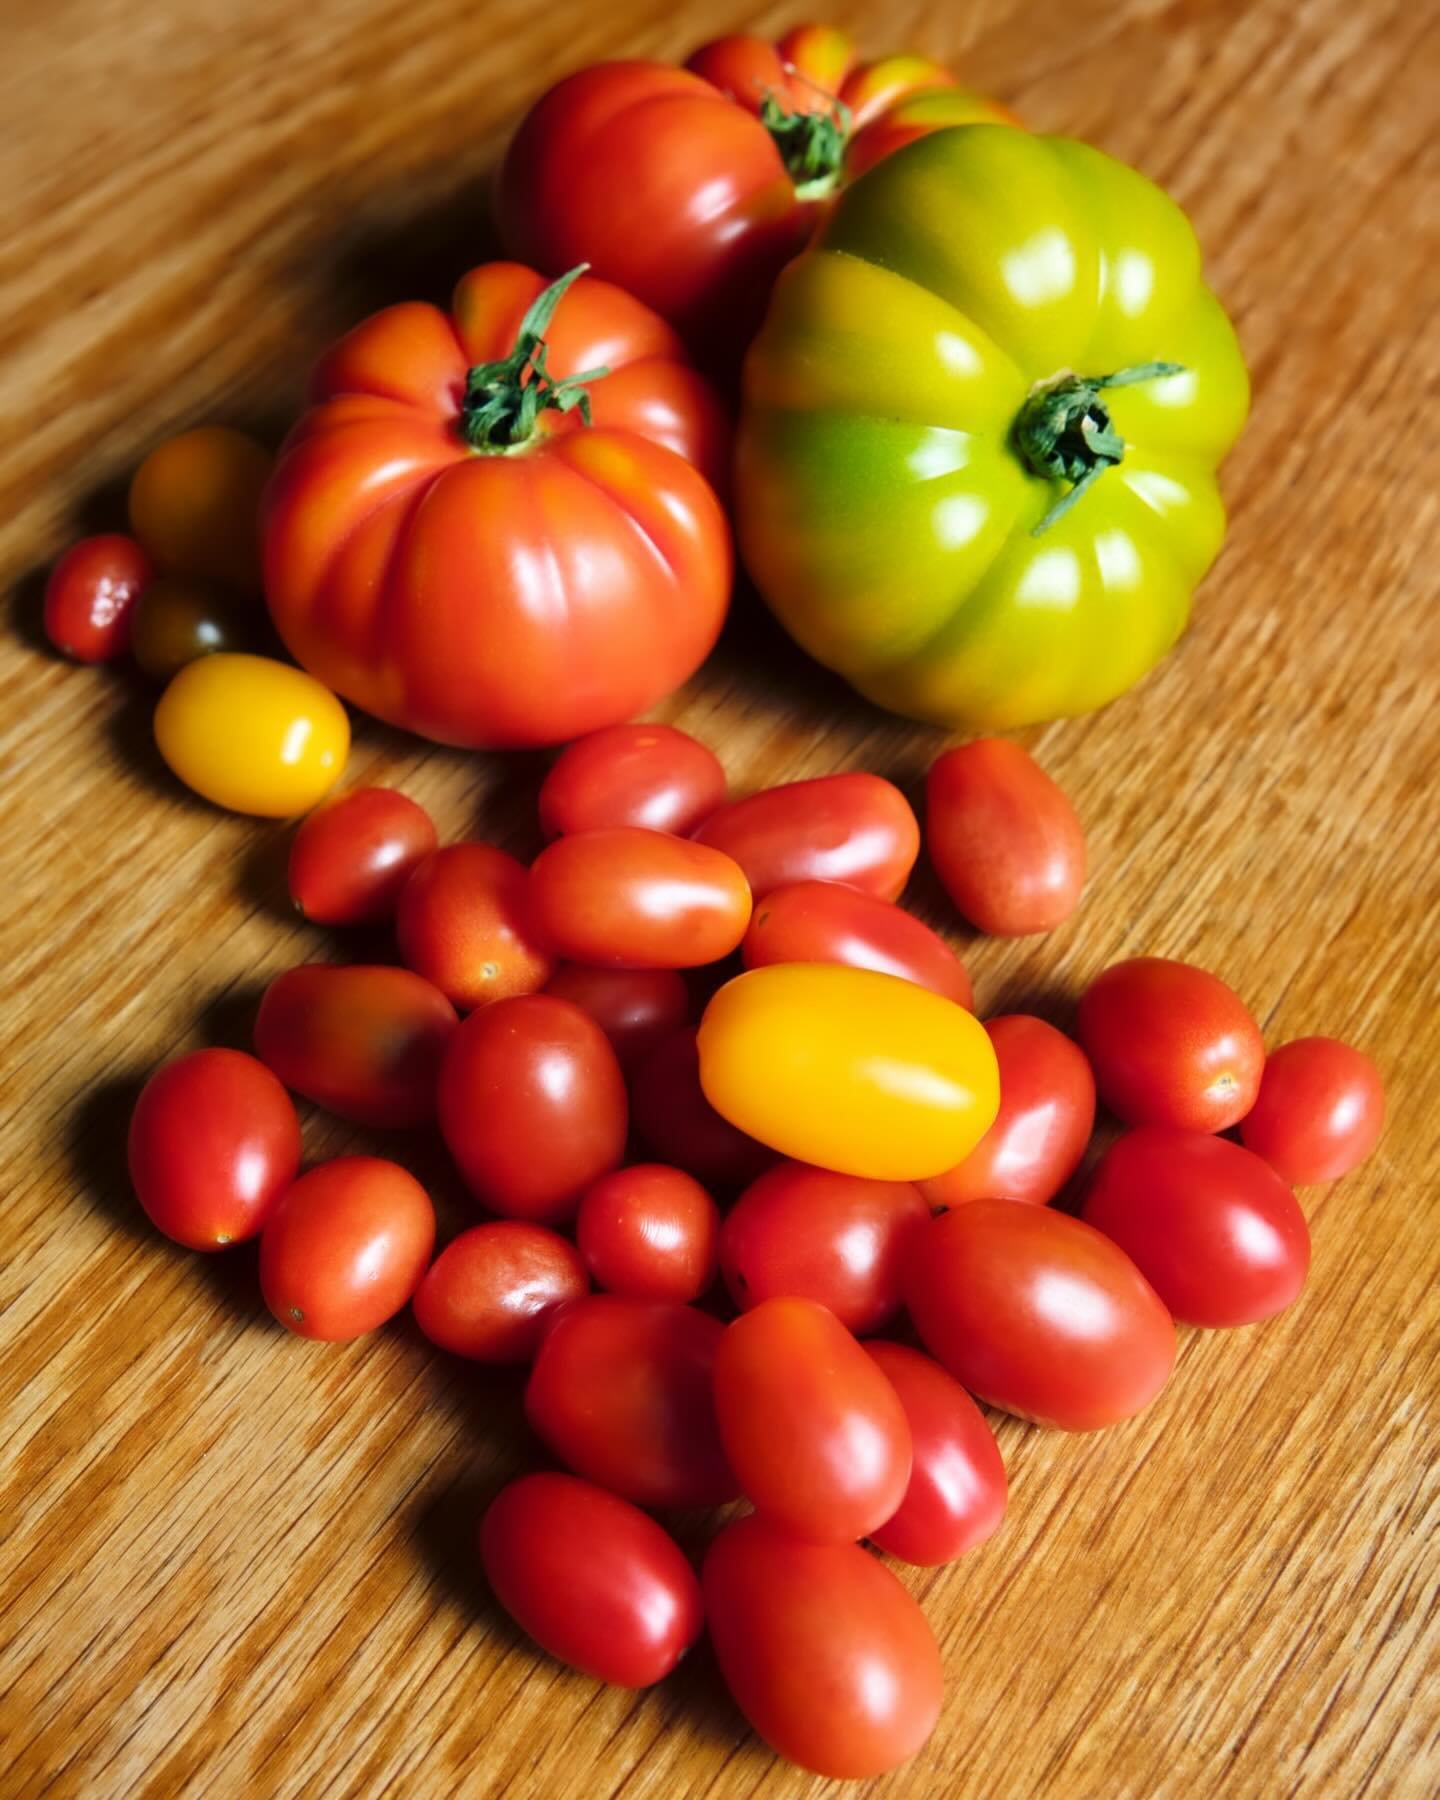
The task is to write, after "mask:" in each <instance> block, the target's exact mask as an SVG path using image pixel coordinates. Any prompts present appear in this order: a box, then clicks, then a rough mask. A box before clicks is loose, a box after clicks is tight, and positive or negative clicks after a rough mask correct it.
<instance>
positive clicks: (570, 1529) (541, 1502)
mask: <svg viewBox="0 0 1440 1800" xmlns="http://www.w3.org/2000/svg"><path fill="white" fill-rule="evenodd" d="M480 1560H481V1562H482V1563H483V1564H484V1566H485V1578H486V1580H487V1581H488V1582H489V1583H490V1586H491V1587H492V1588H493V1589H494V1591H495V1597H496V1599H497V1600H498V1601H499V1602H500V1604H501V1605H502V1606H503V1607H504V1608H505V1610H506V1612H508V1613H509V1614H510V1616H511V1618H512V1619H514V1621H515V1623H516V1624H517V1625H518V1626H520V1628H521V1630H522V1631H525V1632H528V1633H529V1635H530V1636H531V1637H532V1638H534V1640H535V1642H536V1643H537V1644H539V1646H540V1648H541V1649H542V1650H548V1651H549V1653H550V1654H551V1656H553V1657H556V1658H558V1660H559V1661H561V1662H563V1663H568V1664H569V1665H570V1667H571V1668H572V1669H579V1670H580V1671H581V1672H582V1673H583V1674H585V1675H593V1676H594V1677H595V1678H596V1680H597V1681H609V1682H612V1683H613V1684H614V1685H615V1686H617V1687H628V1688H643V1687H649V1686H650V1685H651V1684H652V1683H653V1682H656V1681H660V1680H663V1678H664V1677H665V1676H666V1675H668V1674H669V1673H670V1671H671V1670H672V1669H673V1668H674V1667H675V1665H676V1663H678V1662H679V1660H680V1658H681V1657H682V1656H683V1655H684V1654H685V1652H686V1651H687V1650H688V1649H689V1648H690V1646H691V1645H692V1644H693V1643H694V1642H695V1640H696V1638H697V1637H699V1635H700V1627H701V1624H702V1622H703V1617H704V1607H703V1604H702V1602H701V1598H700V1583H699V1582H698V1581H697V1580H696V1579H695V1572H694V1570H693V1569H692V1568H691V1567H690V1565H689V1563H688V1562H686V1560H685V1558H684V1556H683V1555H682V1554H681V1551H680V1547H679V1545H678V1544H676V1542H675V1541H674V1539H673V1538H671V1537H670V1536H669V1535H668V1534H667V1533H666V1532H664V1531H662V1530H661V1528H660V1527H659V1526H658V1525H657V1524H656V1523H655V1521H654V1520H653V1519H651V1518H649V1517H647V1516H646V1514H644V1513H643V1512H641V1511H640V1509H639V1507H638V1506H632V1505H631V1504H630V1502H629V1501H628V1500H622V1499H621V1498H620V1497H619V1495H617V1494H607V1493H606V1492H605V1490H604V1488H598V1487H596V1486H594V1484H593V1483H591V1482H588V1481H580V1480H578V1479H577V1478H576V1477H575V1476H574V1475H552V1474H542V1475H524V1476H522V1477H521V1478H520V1480H519V1481H512V1482H511V1483H510V1485H509V1486H508V1487H505V1488H502V1489H501V1490H500V1492H499V1493H498V1494H497V1495H496V1497H495V1498H494V1500H492V1501H491V1502H490V1506H489V1509H488V1511H487V1512H486V1514H485V1518H484V1521H483V1522H482V1524H481V1526H480Z"/></svg>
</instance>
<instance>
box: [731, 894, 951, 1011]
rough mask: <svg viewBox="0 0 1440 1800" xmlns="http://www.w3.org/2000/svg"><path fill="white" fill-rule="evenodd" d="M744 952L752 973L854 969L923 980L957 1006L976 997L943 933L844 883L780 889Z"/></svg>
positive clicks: (766, 902)
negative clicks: (784, 967) (818, 965)
mask: <svg viewBox="0 0 1440 1800" xmlns="http://www.w3.org/2000/svg"><path fill="white" fill-rule="evenodd" d="M740 954H741V956H742V957H743V959H744V962H745V967H746V968H747V969H763V968H764V967H766V965H767V964H769V963H783V962H834V963H847V964H849V966H850V967H851V968H854V969H878V970H879V971H880V973H881V974H882V975H898V976H900V978H901V979H902V980H904V981H914V982H918V983H919V985H920V986H921V987H928V988H933V990H934V991H935V992H936V993H937V994H943V995H944V996H945V998H946V999H947V1000H953V1001H954V1002H955V1003H956V1005H957V1006H964V1007H968V1006H970V1004H971V1002H972V1000H973V998H974V996H973V994H972V992H971V989H970V977H969V976H968V975H967V974H966V973H965V965H964V964H963V963H962V962H961V961H960V958H959V957H958V956H956V954H955V952H954V951H953V950H952V949H951V948H950V946H949V945H948V944H947V943H946V942H945V940H944V938H942V937H941V936H940V935H939V934H938V932H934V931H932V930H931V929H930V927H929V926H928V925H927V924H925V923H924V921H923V920H921V919H917V918H916V917H915V915H914V914H913V913H907V912H905V911H904V910H903V908H901V907H898V906H895V905H892V904H891V902H890V901H888V900H881V899H879V898H878V897H877V896H876V895H874V894H864V893H861V891H860V890H859V889H858V888H853V887H846V886H844V885H843V884H842V883H840V882H838V881H797V882H795V883H794V884H793V885H792V886H790V887H778V888H774V889H773V890H772V891H771V892H770V893H768V894H767V895H766V896H765V898H764V899H763V900H762V901H761V902H760V904H759V905H758V906H757V907H756V908H755V913H754V917H753V918H752V919H751V921H750V929H749V930H748V931H747V932H746V933H745V942H744V943H743V944H742V945H741V947H740Z"/></svg>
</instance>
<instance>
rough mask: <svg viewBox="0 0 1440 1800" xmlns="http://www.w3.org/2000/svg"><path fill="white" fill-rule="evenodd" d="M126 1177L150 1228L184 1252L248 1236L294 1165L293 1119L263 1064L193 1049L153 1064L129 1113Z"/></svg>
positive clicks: (296, 1131)
mask: <svg viewBox="0 0 1440 1800" xmlns="http://www.w3.org/2000/svg"><path fill="white" fill-rule="evenodd" d="M129 1159H130V1179H131V1181H132V1182H133V1184H134V1187H135V1192H136V1194H137V1195H138V1196H139V1199H140V1204H141V1205H142V1206H143V1207H144V1208H145V1211H146V1212H147V1213H148V1214H149V1216H150V1222H151V1223H152V1224H153V1225H154V1226H155V1228H156V1230H157V1231H163V1232H164V1233H165V1235H166V1237H168V1238H173V1239H174V1240H175V1242H176V1243H177V1244H184V1245H185V1246H186V1247H187V1249H190V1250H224V1249H226V1248H227V1247H228V1246H229V1245H231V1244H238V1243H240V1242H242V1241H243V1240H244V1239H245V1238H250V1237H254V1236H255V1234H256V1232H257V1231H259V1230H260V1229H261V1227H262V1226H263V1225H264V1223H265V1220H266V1218H267V1217H268V1216H269V1214H270V1212H271V1211H272V1209H273V1208H274V1206H275V1203H276V1201H277V1200H278V1199H279V1198H280V1196H281V1194H282V1193H284V1191H285V1189H286V1188H287V1187H288V1186H289V1185H290V1183H291V1181H293V1180H294V1178H295V1171H296V1169H297V1168H299V1166H300V1122H299V1120H298V1119H297V1118H296V1117H295V1108H294V1106H292V1105H291V1102H290V1096H289V1095H288V1094H287V1093H286V1092H285V1089H284V1088H283V1087H282V1086H281V1085H280V1083H279V1082H278V1081H277V1080H276V1078H275V1076H274V1075H272V1074H271V1072H270V1071H269V1069H267V1068H266V1067H265V1065H264V1064H263V1063H261V1062H257V1061H256V1060H255V1058H254V1057H253V1056H246V1055H244V1054H243V1052H241V1051H239V1050H195V1051H192V1052H191V1053H190V1055H188V1056H181V1057H178V1058H177V1059H176V1060H175V1061H174V1062H170V1063H166V1064H165V1065H164V1067H163V1068H160V1069H157V1070H156V1071H155V1073H154V1074H153V1075H152V1076H151V1077H150V1079H149V1080H148V1081H147V1082H146V1083H145V1086H144V1088H143V1089H142V1090H141V1094H140V1098H139V1100H138V1101H137V1102H136V1104H135V1111H134V1112H133V1113H132V1114H131V1118H130V1139H129Z"/></svg>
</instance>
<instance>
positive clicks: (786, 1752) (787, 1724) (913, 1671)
mask: <svg viewBox="0 0 1440 1800" xmlns="http://www.w3.org/2000/svg"><path fill="white" fill-rule="evenodd" d="M701 1583H702V1587H703V1590H704V1595H705V1615H706V1622H707V1624H708V1626H709V1630H710V1638H711V1642H712V1643H713V1644H714V1646H715V1655H716V1657H717V1659H718V1660H719V1663H720V1672H721V1674H722V1675H723V1676H724V1677H725V1684H726V1686H727V1687H728V1688H729V1689H730V1692H731V1693H732V1694H733V1695H734V1697H735V1702H736V1704H737V1705H738V1706H739V1708H740V1710H741V1712H743V1713H744V1715H745V1717H746V1718H747V1719H748V1720H749V1721H750V1723H751V1725H752V1726H754V1728H755V1730H756V1731H757V1732H758V1733H759V1734H760V1736H761V1737H762V1738H764V1740H765V1741H766V1743H767V1744H769V1745H770V1747H771V1749H772V1750H776V1751H778V1752H779V1754H780V1755H781V1756H784V1757H787V1758H788V1759H789V1760H790V1761H791V1762H793V1763H798V1764H799V1766H800V1767H801V1768H802V1769H810V1770H812V1771H813V1772H814V1773H815V1774H817V1775H829V1776H832V1777H835V1778H838V1779H841V1780H844V1779H858V1778H861V1777H864V1776H867V1775H883V1774H884V1773H885V1771H886V1770H887V1769H894V1768H898V1767H899V1765H900V1764H901V1763H903V1762H904V1761H906V1759H907V1758H909V1757H911V1756H913V1755H914V1754H915V1752H916V1751H917V1750H918V1749H919V1748H920V1747H921V1745H922V1744H923V1743H924V1742H925V1740H926V1739H927V1738H928V1737H929V1735H930V1733H931V1732H932V1731H933V1730H934V1729H935V1721H936V1719H937V1718H939V1716H940V1702H941V1699H942V1697H943V1684H944V1678H943V1674H942V1671H941V1666H940V1651H939V1647H938V1646H937V1644H936V1642H935V1634H934V1633H933V1632H932V1631H931V1629H930V1626H929V1624H928V1623H927V1622H926V1618H925V1615H924V1613H923V1612H921V1610H920V1608H919V1606H918V1605H917V1604H916V1603H915V1601H914V1599H912V1597H911V1596H910V1594H908V1593H907V1592H906V1590H905V1589H904V1588H903V1587H901V1585H900V1583H899V1582H898V1581H897V1580H896V1579H895V1577H894V1575H892V1574H891V1572H890V1570H889V1569H887V1568H886V1567H885V1565H884V1564H883V1563H882V1562H880V1561H879V1560H878V1558H876V1557H874V1556H871V1555H870V1554H869V1553H868V1552H867V1551H864V1550H862V1549H860V1548H859V1547H858V1545H855V1544H811V1543H806V1542H804V1541H803V1540H802V1539H799V1538H795V1537H792V1536H791V1535H790V1533H788V1532H786V1531H783V1530H782V1529H781V1528H780V1527H779V1526H777V1525H774V1524H772V1523H771V1522H770V1521H769V1520H768V1519H764V1518H762V1517H761V1516H760V1515H759V1514H758V1513H756V1514H753V1515H752V1516H751V1517H749V1518H744V1519H736V1520H735V1521H734V1522H733V1523H732V1524H729V1525H727V1526H725V1528H724V1529H723V1530H722V1531H721V1532H720V1534H719V1536H718V1537H717V1538H716V1539H715V1541H714V1542H713V1543H712V1544H711V1546H710V1548H709V1550H708V1551H707V1552H706V1554H705V1566H704V1568H703V1570H702V1571H701Z"/></svg>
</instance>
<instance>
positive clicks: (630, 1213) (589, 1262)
mask: <svg viewBox="0 0 1440 1800" xmlns="http://www.w3.org/2000/svg"><path fill="white" fill-rule="evenodd" d="M719 1236H720V1209H719V1207H717V1206H716V1204H715V1202H714V1200H713V1199H712V1198H711V1196H710V1195H709V1194H708V1193H707V1192H706V1191H705V1189H704V1188H703V1187H701V1185H700V1183H699V1182H698V1181H696V1180H695V1178H694V1177H693V1176H691V1175H687V1174H686V1173H685V1171H684V1170H683V1169H672V1168H669V1167H667V1166H666V1165H665V1164H663V1163H631V1164H630V1165H629V1166H628V1167H626V1168H623V1169H614V1170H612V1171H611V1172H610V1174H608V1175H602V1176H601V1177H600V1179H599V1180H598V1181H597V1182H596V1183H595V1184H594V1185H593V1186H592V1187H590V1188H587V1189H586V1192H585V1197H584V1199H583V1200H581V1202H580V1211H579V1213H578V1214H577V1216H576V1219H575V1241H576V1243H577V1244H578V1245H579V1249H580V1256H581V1258H582V1259H583V1264H584V1267H585V1268H586V1269H588V1270H589V1272H590V1275H591V1277H592V1278H593V1280H594V1282H595V1284H596V1286H597V1287H601V1288H604V1289H605V1290H606V1292H607V1293H612V1294H632V1295H634V1296H635V1297H636V1298H637V1299H641V1300H679V1301H682V1302H685V1301H691V1300H698V1299H699V1298H700V1296H701V1295H702V1294H703V1293H704V1292H705V1290H706V1289H707V1288H708V1287H709V1286H710V1284H711V1282H712V1281H713V1280H714V1279H715V1272H716V1268H717V1250H716V1245H717V1241H718V1239H719Z"/></svg>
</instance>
